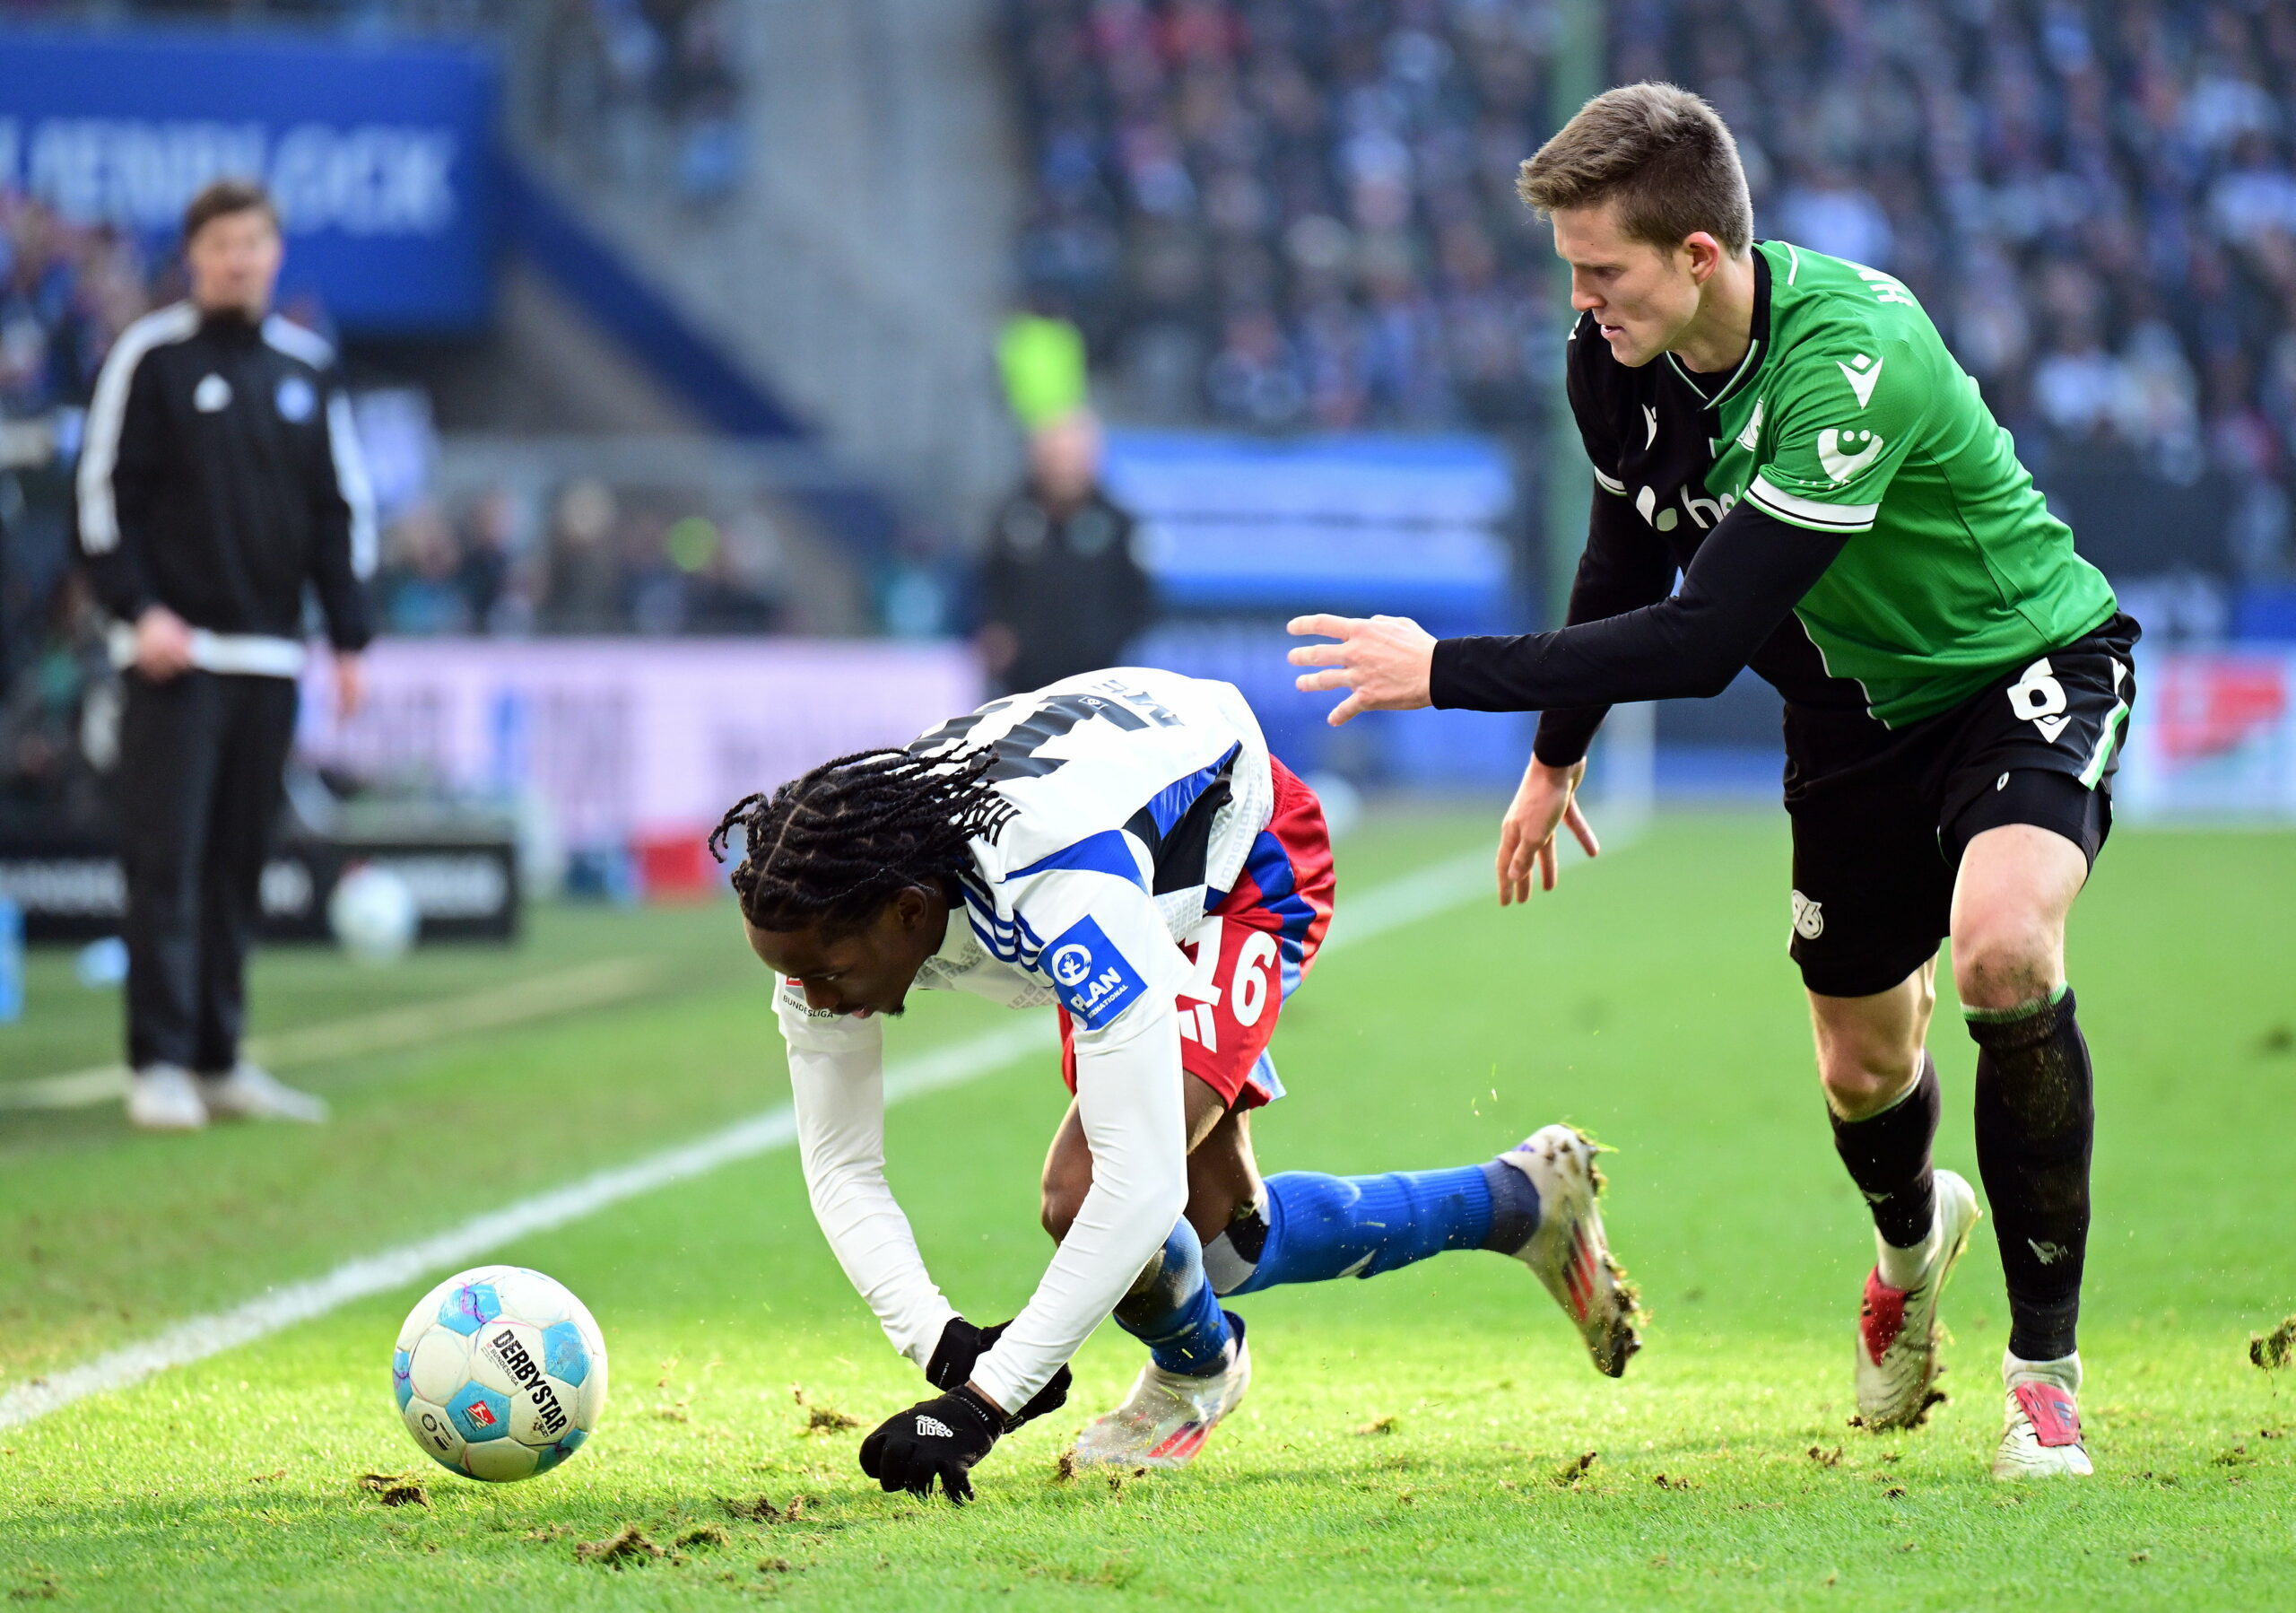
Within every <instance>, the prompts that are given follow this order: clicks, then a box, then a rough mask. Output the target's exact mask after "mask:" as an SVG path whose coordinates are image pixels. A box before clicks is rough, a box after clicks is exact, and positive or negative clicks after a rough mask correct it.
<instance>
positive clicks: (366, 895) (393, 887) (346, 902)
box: [326, 863, 422, 963]
mask: <svg viewBox="0 0 2296 1613" xmlns="http://www.w3.org/2000/svg"><path fill="white" fill-rule="evenodd" d="M326 921H327V924H328V925H329V927H330V928H332V929H334V931H335V939H336V940H337V941H339V942H341V943H342V944H343V950H344V951H345V952H347V953H349V954H350V955H352V957H353V958H355V959H357V960H358V961H359V962H360V963H396V962H397V961H398V960H399V959H400V958H401V957H404V955H406V950H407V948H408V947H410V946H413V945H414V937H415V933H416V931H418V930H420V929H422V908H421V907H420V906H418V905H417V904H416V902H415V900H414V891H413V887H412V886H410V885H408V884H407V883H406V881H405V880H404V879H402V878H401V877H399V876H398V875H396V874H394V873H393V872H391V870H390V869H388V868H378V867H377V866H376V865H375V864H373V863H358V864H355V865H353V866H352V868H349V869H348V870H346V871H345V872H344V876H343V877H342V878H340V879H338V880H336V881H335V893H334V894H332V895H330V896H329V897H328V898H327V902H326Z"/></svg>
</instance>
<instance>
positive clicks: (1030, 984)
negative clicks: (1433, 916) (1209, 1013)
mask: <svg viewBox="0 0 2296 1613" xmlns="http://www.w3.org/2000/svg"><path fill="white" fill-rule="evenodd" d="M909 748H910V749H912V750H915V751H918V752H919V753H921V754H957V753H961V752H966V751H977V750H982V749H987V750H989V751H993V752H994V753H995V754H996V758H997V759H996V763H994V764H992V766H991V767H990V769H989V773H988V777H989V779H990V780H992V781H993V782H994V784H995V786H996V790H997V793H998V794H999V795H1001V796H1003V797H1004V798H1005V800H1006V801H1008V802H1010V803H1011V804H1012V806H1013V815H1012V816H1011V817H1010V818H1009V819H1008V820H1007V821H1006V822H1005V824H1004V825H1003V827H1002V828H1001V829H1000V830H999V831H998V833H997V834H996V837H995V839H994V840H993V841H992V840H987V839H980V840H975V841H973V842H972V853H973V868H972V869H971V870H970V873H969V874H968V875H967V876H965V877H964V878H963V880H962V882H961V883H962V885H963V892H962V894H963V898H964V911H963V915H962V916H963V918H964V920H965V922H964V923H963V924H962V925H959V924H957V923H954V922H952V923H951V925H950V926H949V935H948V939H947V940H946V941H945V942H944V944H943V946H942V948H941V950H940V952H939V953H938V954H937V955H935V957H933V958H932V959H931V960H929V961H928V962H927V963H926V965H925V968H924V970H923V971H922V972H920V973H919V974H918V978H917V984H918V986H919V987H922V988H924V989H926V990H960V991H968V992H971V993H974V994H975V995H978V996H983V997H987V998H993V999H994V1000H996V1001H998V1002H1002V1003H1005V1004H1006V1005H1007V1006H1010V1007H1030V1006H1033V1005H1037V1004H1042V1003H1047V1002H1051V1001H1058V1002H1059V1003H1060V1004H1062V1005H1063V1006H1064V1007H1066V1008H1067V1009H1068V1011H1069V1014H1070V1015H1071V1016H1072V1017H1074V1019H1075V1020H1076V1022H1077V1028H1078V1029H1079V1030H1080V1031H1096V1030H1100V1029H1101V1028H1102V1027H1104V1026H1106V1025H1107V1024H1109V1023H1110V1022H1111V1021H1113V1020H1114V1019H1116V1018H1117V1017H1118V1016H1120V1015H1122V1014H1123V1013H1124V1012H1125V1010H1126V1009H1127V1008H1129V1007H1131V1006H1132V1005H1133V1004H1134V1003H1135V1002H1136V1001H1138V1000H1140V999H1141V998H1143V997H1144V996H1147V995H1148V994H1150V993H1155V994H1159V995H1161V997H1163V998H1166V999H1167V1000H1169V999H1170V998H1171V997H1172V995H1173V994H1174V993H1175V992H1176V991H1177V990H1178V988H1179V987H1180V985H1181V984H1182V983H1184V982H1185V981H1186V980H1187V976H1188V973H1189V971H1190V969H1191V968H1192V965H1191V964H1190V963H1189V962H1188V960H1187V955H1185V954H1184V953H1182V952H1181V950H1180V948H1179V946H1178V943H1179V942H1180V940H1181V939H1182V938H1184V937H1188V936H1190V935H1191V934H1192V933H1193V932H1194V931H1195V930H1196V929H1197V927H1198V926H1199V925H1200V924H1201V923H1202V922H1203V920H1204V916H1205V912H1206V911H1208V910H1210V909H1211V908H1213V907H1216V906H1217V905H1218V904H1219V903H1220V902H1221V901H1222V898H1224V897H1225V896H1226V895H1227V894H1228V893H1229V892H1230V891H1231V889H1233V888H1234V887H1235V885H1236V883H1237V880H1238V876H1239V874H1240V873H1241V871H1242V869H1243V868H1244V864H1245V859H1246V858H1247V856H1248V854H1249V853H1250V851H1251V849H1252V845H1253V841H1255V840H1256V839H1257V836H1258V834H1259V833H1260V831H1261V830H1263V829H1265V828H1266V827H1267V824H1268V820H1269V817H1270V815H1272V813H1273V811H1274V786H1273V783H1272V781H1271V780H1270V777H1269V767H1268V754H1267V741H1266V739H1265V737H1262V735H1261V733H1260V729H1259V722H1258V719H1256V718H1255V717H1253V715H1252V711H1251V708H1250V707H1249V706H1248V705H1247V704H1246V703H1245V702H1244V697H1243V696H1242V695H1241V694H1240V693H1238V692H1237V691H1236V689H1235V688H1234V687H1233V686H1232V685H1231V684H1223V683H1214V682H1211V681H1209V680H1206V679H1203V678H1193V677H1183V676H1180V675H1179V674H1178V673H1173V672H1161V671H1156V670H1152V669H1150V668H1145V667H1117V668H1113V669H1110V670H1108V671H1102V672H1092V673H1086V674H1083V675H1082V676H1077V677H1073V678H1069V679H1066V680H1065V681H1063V682H1061V683H1057V684H1050V685H1048V687H1046V688H1042V689H1039V690H1036V691H1035V692H1033V693H1027V694H1015V695H1010V696H1007V697H1005V699H1002V700H996V701H991V702H989V703H988V704H987V705H985V706H983V707H982V708H981V709H980V710H979V711H975V712H972V713H971V714H970V715H968V716H964V717H959V718H956V719H952V720H951V721H949V722H945V723H944V724H942V725H941V726H940V727H939V728H935V729H934V730H933V731H932V732H931V733H928V734H926V735H923V736H921V737H919V738H918V739H917V740H916V741H915V742H914V743H913V744H912V745H910V747H909ZM953 917H954V915H952V918H953Z"/></svg>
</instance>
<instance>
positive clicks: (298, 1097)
mask: <svg viewBox="0 0 2296 1613" xmlns="http://www.w3.org/2000/svg"><path fill="white" fill-rule="evenodd" d="M199 1097H200V1099H201V1101H202V1102H204V1103H205V1104H206V1105H207V1118H208V1119H209V1120H299V1121H300V1122H302V1123H303V1124H304V1125H307V1126H316V1125H317V1124H318V1123H319V1122H320V1121H322V1120H326V1100H325V1099H323V1098H315V1097H313V1096H312V1095H311V1094H309V1093H308V1092H298V1091H296V1090H295V1089H294V1088H293V1087H291V1086H288V1085H287V1084H286V1083H284V1082H283V1081H282V1080H280V1079H279V1077H276V1076H274V1075H273V1074H272V1073H271V1072H270V1071H269V1070H267V1069H265V1068H263V1067H262V1066H261V1065H259V1064H249V1063H248V1061H247V1060H246V1059H240V1060H239V1063H238V1064H236V1065H234V1066H233V1067H232V1068H231V1073H230V1075H228V1076H220V1077H218V1076H203V1077H200V1080H199Z"/></svg>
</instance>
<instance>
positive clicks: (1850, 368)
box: [1834, 353, 1890, 414]
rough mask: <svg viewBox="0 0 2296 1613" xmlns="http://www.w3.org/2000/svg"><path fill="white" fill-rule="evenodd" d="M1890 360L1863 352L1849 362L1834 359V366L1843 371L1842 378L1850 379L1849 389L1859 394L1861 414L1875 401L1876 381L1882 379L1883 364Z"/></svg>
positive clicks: (1858, 404) (1858, 403) (1859, 410)
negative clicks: (1866, 406)
mask: <svg viewBox="0 0 2296 1613" xmlns="http://www.w3.org/2000/svg"><path fill="white" fill-rule="evenodd" d="M1888 362H1890V361H1889V360H1887V359H1885V358H1884V359H1877V358H1874V357H1873V356H1871V355H1870V354H1867V353H1859V354H1858V355H1857V357H1856V358H1854V359H1852V360H1850V361H1849V362H1848V363H1847V364H1845V363H1843V362H1841V361H1840V360H1839V359H1836V360H1834V368H1836V369H1837V370H1839V371H1841V379H1844V380H1846V381H1848V383H1849V389H1850V390H1851V391H1852V392H1854V393H1856V394H1857V408H1858V412H1859V413H1860V414H1863V413H1864V412H1865V405H1867V404H1869V403H1872V402H1873V401H1874V382H1875V381H1878V380H1880V379H1882V366H1883V365H1884V364H1886V363H1888Z"/></svg>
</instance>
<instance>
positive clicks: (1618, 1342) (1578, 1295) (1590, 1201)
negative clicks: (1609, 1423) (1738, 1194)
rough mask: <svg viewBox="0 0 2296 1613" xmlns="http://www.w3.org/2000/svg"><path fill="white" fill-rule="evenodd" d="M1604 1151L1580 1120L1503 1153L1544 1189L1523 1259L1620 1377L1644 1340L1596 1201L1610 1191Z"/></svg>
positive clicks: (1600, 1363)
mask: <svg viewBox="0 0 2296 1613" xmlns="http://www.w3.org/2000/svg"><path fill="white" fill-rule="evenodd" d="M1602 1151H1603V1150H1602V1148H1601V1147H1600V1146H1599V1145H1598V1144H1596V1141H1595V1140H1594V1139H1593V1138H1590V1137H1588V1136H1587V1134H1586V1133H1585V1132H1583V1131H1581V1130H1579V1129H1578V1128H1577V1127H1575V1126H1562V1125H1555V1126H1544V1127H1542V1128H1540V1129H1538V1130H1536V1131H1534V1132H1532V1133H1531V1135H1530V1136H1528V1137H1526V1138H1524V1139H1523V1140H1522V1142H1520V1143H1519V1144H1518V1145H1517V1146H1516V1147H1512V1148H1509V1150H1508V1151H1507V1152H1506V1153H1504V1154H1502V1155H1500V1156H1499V1163H1500V1164H1504V1165H1511V1166H1513V1167H1514V1168H1515V1169H1516V1170H1518V1171H1520V1172H1521V1173H1523V1174H1524V1175H1525V1176H1526V1177H1527V1178H1529V1180H1530V1183H1531V1186H1532V1187H1534V1188H1535V1189H1536V1190H1538V1196H1539V1227H1538V1230H1537V1231H1536V1232H1535V1233H1533V1234H1531V1241H1530V1242H1527V1243H1526V1244H1524V1245H1523V1247H1522V1248H1520V1249H1518V1250H1517V1251H1515V1258H1516V1259H1517V1260H1520V1261H1522V1262H1523V1264H1524V1265H1526V1266H1528V1267H1529V1268H1530V1269H1531V1270H1532V1272H1533V1273H1534V1274H1535V1276H1536V1277H1538V1279H1539V1281H1540V1282H1541V1283H1542V1284H1544V1286H1545V1287H1546V1291H1547V1292H1548V1293H1549V1294H1551V1295H1553V1296H1554V1303H1557V1304H1559V1305H1561V1307H1562V1309H1563V1312H1564V1313H1565V1314H1566V1315H1568V1316H1569V1317H1570V1320H1571V1321H1572V1322H1573V1323H1574V1324H1575V1325H1576V1326H1577V1327H1578V1336H1579V1337H1580V1338H1583V1339H1585V1340H1586V1342H1587V1354H1588V1355H1589V1356H1593V1357H1594V1361H1595V1365H1596V1369H1597V1370H1599V1371H1601V1372H1603V1373H1606V1374H1608V1375H1609V1376H1611V1377H1613V1378H1615V1377H1617V1376H1619V1375H1620V1374H1621V1373H1624V1372H1625V1371H1626V1364H1627V1362H1628V1360H1629V1359H1631V1357H1632V1356H1633V1355H1634V1352H1635V1351H1637V1350H1639V1349H1640V1348H1641V1347H1642V1341H1641V1340H1640V1339H1639V1338H1636V1337H1635V1332H1634V1316H1635V1312H1636V1310H1637V1308H1638V1305H1639V1302H1638V1300H1637V1299H1636V1297H1635V1292H1634V1289H1633V1287H1632V1286H1631V1285H1630V1284H1629V1283H1628V1282H1627V1280H1626V1273H1625V1272H1624V1271H1623V1270H1622V1269H1621V1268H1620V1266H1619V1263H1618V1262H1617V1261H1616V1260H1613V1259H1612V1257H1611V1246H1610V1242H1609V1241H1608V1240H1607V1239H1606V1238H1605V1237H1604V1235H1603V1213H1602V1211H1601V1210H1600V1209H1599V1208H1596V1203H1595V1200H1596V1198H1597V1197H1598V1196H1599V1195H1600V1194H1601V1192H1602V1190H1603V1174H1602V1172H1601V1171H1599V1170H1597V1169H1596V1165H1595V1155H1596V1154H1598V1153H1601V1152H1602Z"/></svg>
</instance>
